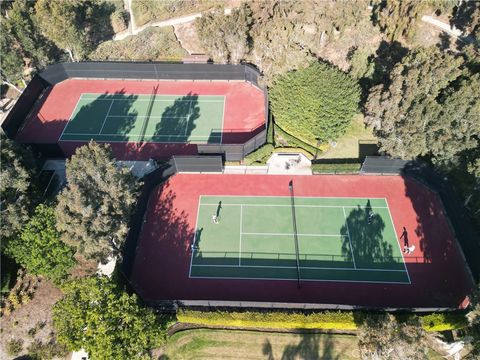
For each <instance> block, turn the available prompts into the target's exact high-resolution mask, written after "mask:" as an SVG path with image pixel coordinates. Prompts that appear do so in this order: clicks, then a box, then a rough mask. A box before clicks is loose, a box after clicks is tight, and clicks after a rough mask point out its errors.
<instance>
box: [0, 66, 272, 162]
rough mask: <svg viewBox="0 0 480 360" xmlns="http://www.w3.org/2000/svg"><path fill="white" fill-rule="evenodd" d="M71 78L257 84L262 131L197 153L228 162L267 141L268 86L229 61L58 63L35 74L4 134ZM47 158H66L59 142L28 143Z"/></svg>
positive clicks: (253, 71)
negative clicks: (261, 105) (261, 97)
mask: <svg viewBox="0 0 480 360" xmlns="http://www.w3.org/2000/svg"><path fill="white" fill-rule="evenodd" d="M71 78H80V79H92V80H99V79H102V80H106V79H118V80H138V81H161V80H169V81H182V80H185V81H187V80H188V81H196V80H198V81H246V82H248V83H250V84H252V85H253V86H255V87H257V88H258V89H260V90H261V91H263V93H264V97H265V105H264V107H265V110H264V111H265V131H261V132H260V133H257V134H256V135H255V136H254V138H253V139H252V140H250V141H247V142H246V143H241V144H227V145H223V144H221V145H209V144H206V145H202V146H199V147H200V148H201V149H199V153H221V154H224V156H225V159H226V160H228V161H236V160H242V159H243V157H244V156H245V155H246V154H248V153H250V152H252V151H254V150H255V149H257V148H258V147H260V146H262V145H263V144H264V143H265V142H266V128H267V119H268V97H267V89H266V87H265V86H264V85H262V84H261V83H260V73H259V72H258V71H257V70H256V69H255V68H254V67H253V66H251V65H248V64H241V65H231V64H182V63H176V64H172V63H161V62H148V63H142V62H109V61H105V62H77V63H60V64H54V65H51V66H49V67H47V68H46V69H45V70H44V71H43V72H41V73H39V74H37V75H35V76H34V78H33V79H32V81H31V82H30V83H29V84H28V86H27V88H26V89H25V91H24V92H23V94H22V95H21V96H20V97H19V99H18V100H17V102H16V104H15V105H14V106H13V108H12V110H11V111H10V113H9V114H8V115H7V117H6V119H5V120H4V122H3V124H2V128H3V131H4V132H5V134H6V135H7V136H8V137H9V138H11V139H14V138H15V136H16V135H17V133H18V131H19V130H20V129H21V127H22V125H23V123H24V122H25V120H26V119H27V117H28V116H29V114H30V113H31V112H32V111H33V110H35V108H36V106H38V104H39V100H40V99H41V98H42V97H43V96H45V94H46V92H48V91H49V89H50V88H51V87H52V86H54V85H55V84H58V83H60V82H62V81H64V80H67V79H71ZM28 145H31V146H32V148H33V149H34V150H36V151H38V152H40V153H42V154H43V155H44V156H46V157H61V158H63V157H65V155H64V153H63V151H62V149H61V148H60V146H58V144H56V143H55V144H28Z"/></svg>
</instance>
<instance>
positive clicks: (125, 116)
mask: <svg viewBox="0 0 480 360" xmlns="http://www.w3.org/2000/svg"><path fill="white" fill-rule="evenodd" d="M115 101H118V100H115ZM108 117H111V118H115V117H119V118H130V117H134V118H144V117H148V118H149V119H150V118H163V116H162V115H150V116H147V115H128V114H127V115H108ZM185 118H186V116H166V117H165V119H185Z"/></svg>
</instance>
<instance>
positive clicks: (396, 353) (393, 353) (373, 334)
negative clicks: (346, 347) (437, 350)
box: [358, 313, 428, 360]
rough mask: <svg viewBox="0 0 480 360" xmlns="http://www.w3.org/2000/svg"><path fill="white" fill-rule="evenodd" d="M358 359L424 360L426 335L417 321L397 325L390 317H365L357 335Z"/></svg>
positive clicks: (417, 319) (410, 319)
mask: <svg viewBox="0 0 480 360" xmlns="http://www.w3.org/2000/svg"><path fill="white" fill-rule="evenodd" d="M358 345H359V348H360V355H361V357H362V359H368V360H370V359H377V360H382V359H385V360H387V359H388V360H397V359H398V360H400V359H410V360H417V359H418V360H420V359H428V357H427V354H428V346H427V344H426V333H425V330H423V328H422V324H421V320H420V319H419V318H418V317H410V318H409V319H407V320H406V321H403V322H399V321H397V319H395V317H394V316H393V315H392V314H387V313H385V314H368V315H366V316H365V319H364V321H363V324H362V325H361V326H360V328H359V331H358Z"/></svg>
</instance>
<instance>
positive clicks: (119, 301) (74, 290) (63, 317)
mask: <svg viewBox="0 0 480 360" xmlns="http://www.w3.org/2000/svg"><path fill="white" fill-rule="evenodd" d="M63 291H64V294H65V297H64V298H63V299H62V300H60V301H59V302H57V303H56V304H55V306H54V308H53V321H54V326H55V329H56V331H57V334H58V342H59V343H61V344H64V345H66V346H67V348H68V349H69V350H78V349H80V348H84V349H85V351H87V352H88V354H89V356H90V357H91V358H92V359H118V360H121V359H147V358H149V356H148V351H149V350H150V349H152V348H154V347H158V346H160V345H161V342H162V340H163V339H164V337H165V330H164V328H165V326H164V324H163V323H161V322H160V320H159V319H158V318H157V316H156V315H155V313H154V312H153V311H152V310H151V309H148V308H144V307H142V306H140V305H139V303H138V300H137V296H136V295H128V294H127V293H126V292H123V291H122V290H121V289H119V288H118V287H117V286H116V285H115V284H114V283H113V282H112V281H111V280H109V279H108V278H106V277H96V276H95V277H90V278H83V279H78V280H75V281H72V282H70V283H67V284H66V285H65V287H64V288H63Z"/></svg>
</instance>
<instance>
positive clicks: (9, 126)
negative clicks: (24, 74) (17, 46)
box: [2, 75, 48, 139]
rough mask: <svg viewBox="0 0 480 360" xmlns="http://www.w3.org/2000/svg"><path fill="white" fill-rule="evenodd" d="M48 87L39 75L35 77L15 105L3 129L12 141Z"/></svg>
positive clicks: (4, 122)
mask: <svg viewBox="0 0 480 360" xmlns="http://www.w3.org/2000/svg"><path fill="white" fill-rule="evenodd" d="M47 86H48V85H47V84H46V83H45V82H44V81H43V79H42V78H41V77H40V76H39V75H35V76H34V77H33V79H32V81H30V83H29V84H28V86H27V88H26V89H25V90H24V91H23V93H22V95H20V97H19V98H18V100H17V102H16V103H15V105H13V108H12V109H11V110H10V112H9V113H8V115H7V117H6V118H5V120H4V121H3V123H2V129H3V131H4V132H5V135H7V136H8V137H9V138H10V139H13V138H14V137H15V135H17V132H18V130H19V129H20V128H21V126H22V124H23V122H24V120H25V119H26V118H27V116H28V114H29V113H30V111H31V110H32V109H33V108H34V105H35V103H36V101H37V100H38V99H39V98H40V97H41V95H42V94H43V92H44V91H45V89H46V88H47Z"/></svg>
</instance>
